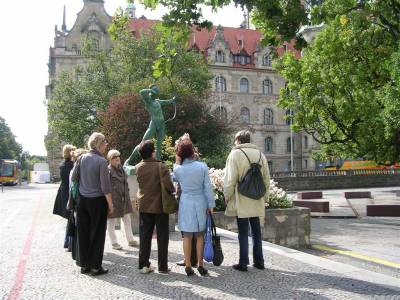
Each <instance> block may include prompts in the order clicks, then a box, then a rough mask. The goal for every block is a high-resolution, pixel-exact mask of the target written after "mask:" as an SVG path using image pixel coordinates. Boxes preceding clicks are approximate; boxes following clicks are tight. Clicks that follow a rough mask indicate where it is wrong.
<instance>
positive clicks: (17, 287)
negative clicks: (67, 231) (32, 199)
mask: <svg viewBox="0 0 400 300" xmlns="http://www.w3.org/2000/svg"><path fill="white" fill-rule="evenodd" d="M41 201H42V199H41V197H40V199H39V201H38V203H37V205H36V210H35V213H34V215H33V220H32V225H31V228H30V229H29V232H28V236H27V238H26V241H25V245H24V250H23V251H22V254H21V257H20V259H19V263H18V268H17V275H16V276H15V280H14V285H13V287H12V289H11V291H10V293H9V294H8V297H7V300H16V299H19V294H20V293H21V290H22V286H23V283H24V277H25V267H26V263H27V261H28V257H29V254H30V252H31V246H32V242H33V235H34V233H35V229H36V221H37V218H38V215H39V208H40V203H41Z"/></svg>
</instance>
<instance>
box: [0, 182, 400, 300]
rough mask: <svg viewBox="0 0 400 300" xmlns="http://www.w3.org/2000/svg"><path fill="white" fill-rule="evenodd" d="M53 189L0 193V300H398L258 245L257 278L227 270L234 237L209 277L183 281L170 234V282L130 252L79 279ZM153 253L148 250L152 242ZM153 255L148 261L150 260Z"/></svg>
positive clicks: (226, 237)
mask: <svg viewBox="0 0 400 300" xmlns="http://www.w3.org/2000/svg"><path fill="white" fill-rule="evenodd" d="M56 188H57V187H56V186H55V185H31V186H22V187H15V188H11V187H10V188H6V189H5V191H4V193H0V211H1V216H2V217H1V218H0V230H1V233H0V245H1V247H0V265H1V272H0V298H1V299H117V298H119V299H400V280H397V279H395V278H394V277H391V276H385V275H380V274H376V273H372V272H368V271H364V270H362V269H357V268H354V267H351V266H348V265H343V264H338V263H333V262H330V261H329V260H325V259H321V258H318V257H315V256H311V255H308V254H304V253H301V252H298V251H294V250H291V249H287V248H283V247H279V246H275V245H272V244H269V243H264V244H263V248H264V253H265V258H266V267H267V269H266V270H265V271H259V270H256V269H253V268H250V269H249V272H248V273H240V272H237V271H234V270H232V269H231V267H230V266H231V265H232V264H233V263H235V262H236V261H237V259H238V246H237V240H236V238H235V234H231V233H229V232H226V231H221V234H222V235H223V238H222V241H223V245H222V247H223V250H224V254H225V261H224V263H223V265H222V266H221V267H213V266H209V270H210V275H211V276H210V277H208V278H202V277H199V276H194V277H193V278H188V277H187V276H186V275H185V274H184V270H183V268H182V267H177V266H176V265H175V262H177V261H179V260H181V259H182V258H183V256H182V244H181V238H180V235H179V234H178V233H174V234H172V235H171V238H170V254H169V261H170V267H171V269H172V271H171V274H170V275H161V274H158V273H155V274H150V275H142V274H139V273H138V270H137V260H138V249H137V248H129V249H128V248H127V247H126V244H125V243H124V244H123V245H124V246H125V248H127V250H124V251H115V250H112V249H111V247H110V244H109V241H108V240H107V243H106V249H105V256H104V265H105V266H106V267H108V268H109V269H110V273H109V274H107V275H104V276H101V277H97V278H93V277H91V276H87V275H82V274H80V272H79V269H78V268H77V267H76V266H75V265H74V263H73V262H72V260H71V258H70V254H69V253H66V252H64V250H63V249H62V240H63V234H64V230H65V220H62V219H61V218H59V217H57V216H53V215H52V214H51V211H52V206H53V199H54V198H55V195H56ZM154 246H155V243H154ZM156 255H157V253H156V251H154V252H153V253H152V258H153V259H154V258H156Z"/></svg>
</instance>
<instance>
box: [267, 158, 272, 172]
mask: <svg viewBox="0 0 400 300" xmlns="http://www.w3.org/2000/svg"><path fill="white" fill-rule="evenodd" d="M268 169H269V173H271V172H272V161H270V160H269V161H268Z"/></svg>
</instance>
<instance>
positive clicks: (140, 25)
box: [130, 19, 300, 67]
mask: <svg viewBox="0 0 400 300" xmlns="http://www.w3.org/2000/svg"><path fill="white" fill-rule="evenodd" d="M157 22H160V21H157V20H149V19H132V20H131V22H130V27H131V29H132V31H133V33H134V35H135V36H137V37H139V36H140V32H141V31H144V32H145V31H147V30H149V29H150V28H151V27H152V26H153V25H155V24H156V23H157ZM222 28H223V36H224V40H225V42H226V43H227V44H228V47H229V50H230V52H231V53H232V54H240V53H244V54H248V55H253V54H254V53H255V52H256V51H257V46H258V44H259V43H260V41H261V38H262V35H261V33H260V32H259V31H257V30H254V29H245V28H233V27H222ZM216 33H217V27H216V26H213V27H212V29H211V30H210V31H208V29H206V28H202V29H201V30H197V29H196V28H193V33H192V35H191V37H190V40H189V49H192V48H197V49H198V50H199V51H201V52H203V53H205V54H206V53H207V49H208V48H210V46H211V43H212V42H213V40H214V38H215V36H216ZM239 40H242V41H243V44H242V45H243V46H241V45H240V44H239ZM293 46H294V41H292V42H290V43H288V45H287V48H288V51H291V52H293V53H294V55H295V57H296V58H300V52H299V51H297V50H296V49H294V47H293ZM277 52H278V55H279V56H281V55H283V53H284V50H283V48H282V47H280V48H277ZM242 67H243V66H242Z"/></svg>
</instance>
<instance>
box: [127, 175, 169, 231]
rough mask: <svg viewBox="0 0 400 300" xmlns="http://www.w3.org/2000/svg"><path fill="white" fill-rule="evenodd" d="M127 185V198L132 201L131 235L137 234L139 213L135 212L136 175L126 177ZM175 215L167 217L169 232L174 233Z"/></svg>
mask: <svg viewBox="0 0 400 300" xmlns="http://www.w3.org/2000/svg"><path fill="white" fill-rule="evenodd" d="M128 185H129V196H130V198H131V201H132V207H133V213H132V214H131V220H132V232H133V234H138V233H139V212H138V211H137V210H136V205H135V204H136V199H137V196H136V194H137V190H138V182H137V179H136V175H130V176H128ZM175 223H176V221H175V214H172V215H169V231H170V232H174V231H175Z"/></svg>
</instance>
